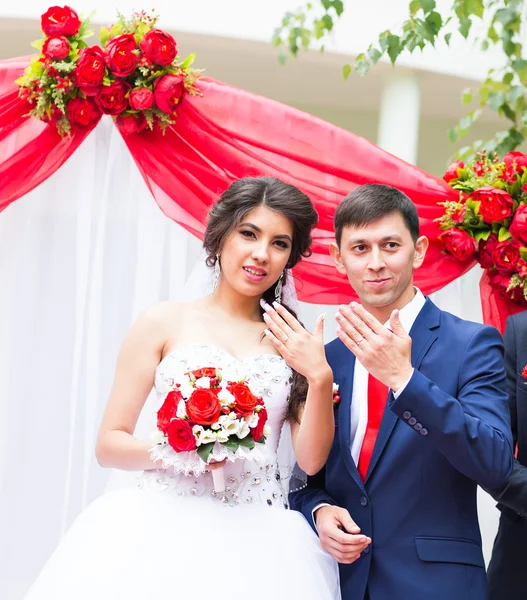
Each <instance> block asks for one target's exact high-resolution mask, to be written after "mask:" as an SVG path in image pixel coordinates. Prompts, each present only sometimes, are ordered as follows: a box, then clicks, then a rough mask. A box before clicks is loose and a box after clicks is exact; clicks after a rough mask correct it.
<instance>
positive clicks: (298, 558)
mask: <svg viewBox="0 0 527 600" xmlns="http://www.w3.org/2000/svg"><path fill="white" fill-rule="evenodd" d="M208 366H215V367H221V368H232V367H240V368H243V370H245V372H246V373H247V375H248V381H249V383H250V385H251V388H252V389H254V391H255V392H257V393H259V394H260V395H261V396H263V398H264V399H265V402H266V404H267V409H268V413H269V421H268V423H269V425H270V426H271V428H272V433H271V435H270V436H269V438H268V440H267V445H268V449H269V451H270V457H269V460H267V461H266V463H265V464H256V463H255V462H249V461H246V460H238V461H236V462H234V463H228V464H227V465H226V466H225V478H226V486H227V487H226V490H225V492H224V493H216V492H214V489H213V484H212V477H211V474H209V473H207V474H204V475H201V476H199V477H191V476H185V475H183V474H180V475H175V474H174V471H173V470H172V472H170V471H169V470H167V471H162V472H159V471H146V472H144V473H143V474H142V475H141V477H140V482H139V485H138V486H137V487H136V488H128V489H121V490H116V491H113V492H109V493H107V494H105V495H104V496H102V497H100V498H98V499H97V500H95V502H93V503H92V504H91V505H90V506H89V507H88V508H87V509H86V510H85V511H84V512H83V513H82V514H81V515H80V516H79V517H78V518H77V520H76V521H75V523H74V524H73V526H72V528H71V529H70V531H69V532H68V533H67V535H66V536H65V537H64V539H63V540H62V542H61V543H60V545H59V547H58V549H57V550H56V551H55V553H54V554H53V556H52V557H51V559H50V560H49V562H48V563H47V565H46V566H45V567H44V569H43V571H42V572H41V574H40V576H39V577H38V579H37V580H36V581H35V583H34V584H33V586H32V587H31V589H30V591H29V593H28V595H27V596H26V600H73V599H75V600H88V599H89V600H121V599H122V600H145V599H147V598H155V599H156V600H158V599H161V598H162V599H167V600H168V599H170V600H172V599H174V600H176V599H177V600H180V599H181V600H188V599H190V600H191V599H194V598H196V599H201V598H210V599H214V600H242V599H243V600H269V599H271V598H272V599H273V600H296V599H297V598H298V599H299V600H335V599H339V598H340V592H339V581H338V568H337V564H336V562H335V561H334V560H333V559H332V558H331V557H330V556H329V555H328V554H326V553H325V552H324V551H323V550H322V549H321V548H320V543H319V540H318V538H317V536H316V535H315V534H314V533H313V531H312V529H311V528H310V526H309V525H308V524H307V523H306V521H305V520H304V518H303V517H302V515H301V514H300V513H297V512H295V511H291V510H288V501H287V497H286V493H285V491H284V489H283V486H282V481H281V478H280V472H279V469H278V466H277V462H276V458H277V455H276V451H277V447H278V441H279V436H280V431H281V428H282V424H283V421H284V416H285V412H286V408H287V399H288V395H289V387H290V379H291V370H290V368H289V367H288V366H287V364H286V363H285V361H284V360H283V359H282V358H280V357H278V356H275V355H272V354H263V355H260V356H254V357H249V358H246V359H242V360H238V359H236V358H234V357H233V356H231V355H230V354H228V353H227V352H225V351H224V350H221V349H219V348H215V347H213V346H210V345H208V346H204V345H193V346H189V347H185V348H180V349H176V350H175V351H174V352H172V353H170V354H169V355H168V356H166V357H165V358H164V359H163V361H162V362H161V363H160V364H159V366H158V368H157V370H156V376H155V387H156V391H157V400H158V402H159V406H161V404H162V402H163V400H164V397H165V394H166V392H167V386H166V381H167V379H169V378H170V377H171V376H173V375H174V374H175V372H176V371H178V370H180V369H181V368H182V367H184V368H185V369H188V370H190V369H197V368H200V367H208ZM153 423H154V421H153Z"/></svg>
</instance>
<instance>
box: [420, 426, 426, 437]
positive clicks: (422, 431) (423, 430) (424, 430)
mask: <svg viewBox="0 0 527 600" xmlns="http://www.w3.org/2000/svg"><path fill="white" fill-rule="evenodd" d="M419 433H420V434H421V435H428V429H425V428H424V427H423V428H422V429H421V431H420V432H419Z"/></svg>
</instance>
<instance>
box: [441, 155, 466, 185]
mask: <svg viewBox="0 0 527 600" xmlns="http://www.w3.org/2000/svg"><path fill="white" fill-rule="evenodd" d="M464 168H465V163H464V162H463V161H461V160H456V161H455V162H453V163H451V164H450V165H449V166H448V169H447V170H446V171H445V174H444V175H443V179H444V180H445V181H446V182H447V183H448V182H449V181H452V179H457V178H458V177H459V175H458V172H457V171H458V169H464Z"/></svg>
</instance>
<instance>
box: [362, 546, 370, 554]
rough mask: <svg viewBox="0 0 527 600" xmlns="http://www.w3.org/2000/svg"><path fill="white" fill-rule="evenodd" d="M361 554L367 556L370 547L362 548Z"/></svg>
mask: <svg viewBox="0 0 527 600" xmlns="http://www.w3.org/2000/svg"><path fill="white" fill-rule="evenodd" d="M363 552H364V554H369V553H370V547H369V546H366V548H364V550H363Z"/></svg>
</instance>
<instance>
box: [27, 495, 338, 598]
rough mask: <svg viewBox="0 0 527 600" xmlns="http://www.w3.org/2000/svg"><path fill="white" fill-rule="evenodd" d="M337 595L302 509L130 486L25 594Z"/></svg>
mask: <svg viewBox="0 0 527 600" xmlns="http://www.w3.org/2000/svg"><path fill="white" fill-rule="evenodd" d="M150 598H155V600H161V599H163V600H164V599H167V600H168V599H170V600H172V599H174V600H175V599H178V600H179V599H181V600H183V599H185V600H187V599H189V600H191V599H194V598H196V599H201V598H210V599H211V600H242V599H243V600H247V599H250V600H269V599H270V598H272V599H273V600H295V599H297V598H298V599H302V600H335V599H337V600H338V599H339V598H340V591H339V580H338V568H337V564H336V562H335V561H334V560H333V559H332V558H331V557H330V556H329V555H328V554H326V553H325V552H324V551H323V550H322V549H321V547H320V543H319V540H318V538H317V536H316V535H315V534H314V533H313V531H312V530H311V528H310V527H309V525H308V524H307V523H306V521H305V519H304V518H303V517H302V515H301V514H300V513H297V512H295V511H291V510H285V509H284V510H278V509H271V508H269V507H267V506H262V505H256V504H254V505H240V506H236V507H225V506H222V505H220V504H218V503H217V502H214V501H210V500H208V499H205V498H189V497H177V496H175V495H173V494H166V493H163V492H159V491H152V490H140V489H133V488H130V489H123V490H117V491H114V492H109V493H107V494H105V495H104V496H102V497H100V498H98V499H97V500H96V501H95V502H93V503H92V504H91V505H90V506H89V507H88V508H87V509H86V510H85V511H84V512H83V513H82V514H81V515H80V516H79V517H78V518H77V520H76V521H75V523H74V524H73V526H72V528H71V529H70V531H69V532H68V533H67V535H66V536H65V537H64V539H63V540H62V542H61V543H60V545H59V547H58V548H57V550H56V551H55V553H54V554H53V556H52V557H51V559H50V560H49V562H48V563H47V565H46V566H45V567H44V569H43V571H42V572H41V574H40V576H39V577H38V579H37V580H36V581H35V583H34V584H33V586H32V587H31V589H30V591H29V592H28V594H27V596H26V600H121V599H122V600H145V599H150Z"/></svg>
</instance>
